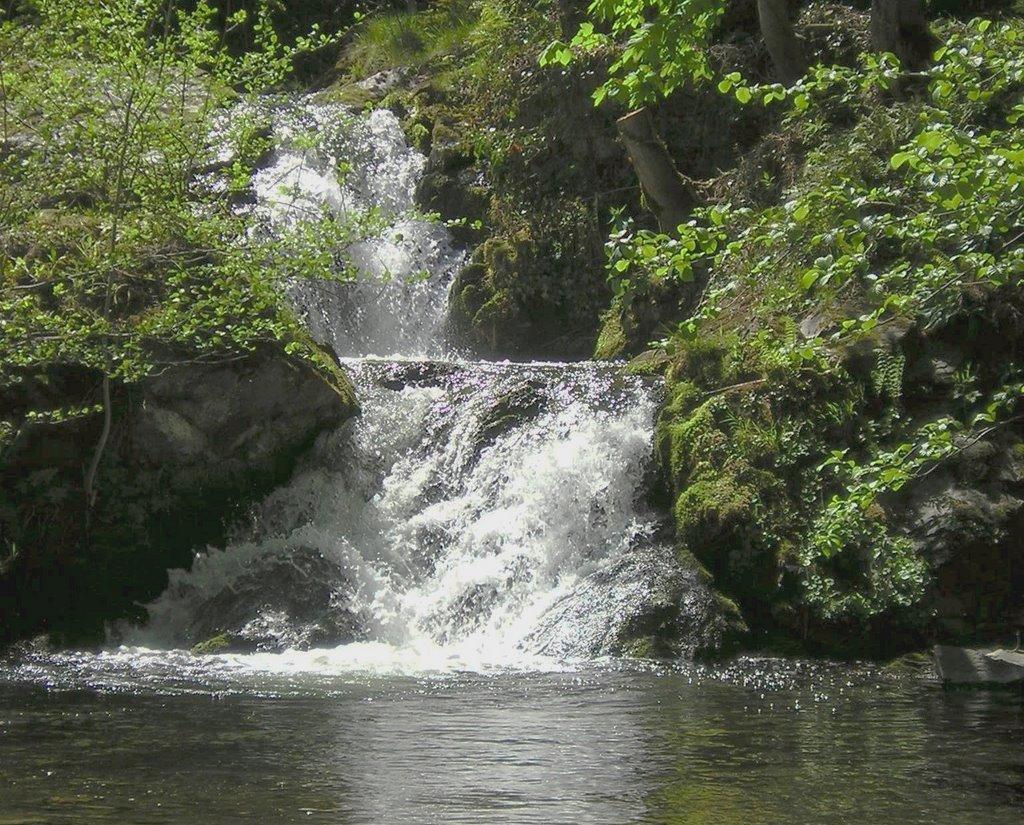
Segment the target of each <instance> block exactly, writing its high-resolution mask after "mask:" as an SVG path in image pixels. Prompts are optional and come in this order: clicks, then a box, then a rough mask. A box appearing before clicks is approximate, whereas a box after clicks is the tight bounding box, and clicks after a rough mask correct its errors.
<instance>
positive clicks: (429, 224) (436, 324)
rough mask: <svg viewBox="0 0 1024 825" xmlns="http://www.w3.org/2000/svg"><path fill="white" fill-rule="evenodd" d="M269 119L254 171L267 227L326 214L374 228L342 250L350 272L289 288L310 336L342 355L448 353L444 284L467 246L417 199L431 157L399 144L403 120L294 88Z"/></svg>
mask: <svg viewBox="0 0 1024 825" xmlns="http://www.w3.org/2000/svg"><path fill="white" fill-rule="evenodd" d="M271 122H272V124H273V125H272V132H273V139H274V143H275V148H274V150H273V152H272V154H271V156H270V158H269V161H268V162H267V164H266V165H265V166H264V167H263V168H262V169H260V170H259V171H258V172H257V174H256V176H255V178H254V180H253V191H254V194H255V199H256V204H255V208H254V213H255V216H256V217H257V218H258V219H259V221H260V222H261V223H262V224H264V225H269V226H270V227H271V230H273V227H274V226H275V225H278V224H282V223H284V224H288V223H294V222H301V221H302V220H304V219H307V218H309V217H315V216H320V215H322V214H324V213H327V214H328V215H330V216H333V217H334V218H335V219H337V220H339V221H360V222H361V223H362V224H363V225H367V224H368V225H369V226H370V230H369V232H368V233H366V234H364V235H362V236H361V237H359V238H357V239H355V240H353V241H352V242H351V243H350V244H348V245H347V246H346V248H345V249H344V250H339V253H343V254H344V257H345V259H346V261H347V262H348V263H349V264H351V265H352V266H353V267H354V268H355V269H356V270H358V277H357V278H356V279H355V280H349V281H344V280H342V281H339V280H332V279H330V278H324V279H321V278H310V279H305V280H302V281H299V282H296V283H294V284H292V286H291V287H290V289H289V294H290V297H291V300H292V302H293V304H294V306H295V307H296V310H297V311H298V312H299V313H300V315H301V316H302V317H303V319H304V321H305V322H306V324H307V326H308V327H309V329H310V331H311V332H312V334H313V336H314V337H315V338H317V339H318V340H319V341H321V343H324V344H327V345H328V346H330V347H331V348H332V349H333V350H334V352H336V353H337V354H338V355H339V356H342V357H365V356H375V357H382V358H385V357H406V358H437V357H445V356H447V355H449V354H450V353H451V347H450V346H449V344H448V343H447V342H446V340H445V334H444V333H445V322H446V310H447V302H448V288H449V286H450V285H451V282H452V279H453V278H454V276H455V274H456V273H457V272H458V270H459V268H461V266H462V265H463V263H464V262H465V253H464V252H463V251H462V250H459V249H457V248H456V247H455V246H454V244H453V243H452V239H451V235H450V234H449V232H448V230H447V228H446V227H445V226H444V225H443V224H442V223H440V222H438V221H437V220H433V219H428V218H427V217H425V216H423V215H422V214H420V213H419V212H418V211H417V209H416V187H417V185H418V183H419V181H420V178H421V177H422V175H423V171H424V168H425V166H426V158H425V157H424V156H423V155H422V154H421V153H420V152H417V151H416V150H415V149H413V148H411V147H410V146H409V145H408V144H407V143H406V140H405V136H404V134H403V133H402V127H401V124H400V123H399V121H398V118H397V117H396V116H395V115H394V113H392V112H391V111H389V110H387V109H375V110H373V111H372V112H370V113H369V114H362V113H354V112H352V111H351V110H350V109H348V108H347V107H345V106H342V105H340V104H329V103H317V102H315V101H313V100H310V99H308V98H301V99H299V100H298V101H291V102H289V103H285V104H277V105H275V106H274V107H273V108H272V111H271Z"/></svg>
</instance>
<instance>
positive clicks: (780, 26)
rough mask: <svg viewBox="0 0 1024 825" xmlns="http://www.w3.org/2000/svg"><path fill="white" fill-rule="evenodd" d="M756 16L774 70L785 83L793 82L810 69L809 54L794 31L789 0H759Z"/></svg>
mask: <svg viewBox="0 0 1024 825" xmlns="http://www.w3.org/2000/svg"><path fill="white" fill-rule="evenodd" d="M757 16H758V20H759V21H760V24H761V36H762V37H764V43H765V45H766V46H767V47H768V53H769V54H770V55H771V56H772V63H774V64H775V73H776V74H777V75H778V78H779V80H780V81H781V82H782V83H785V84H786V85H787V86H792V85H793V84H794V83H796V82H797V81H798V80H799V79H800V78H801V77H803V76H804V73H805V72H806V71H807V54H806V50H805V48H804V43H803V41H802V40H801V39H800V38H799V37H797V34H796V32H795V31H793V20H792V18H791V17H790V4H789V0H757Z"/></svg>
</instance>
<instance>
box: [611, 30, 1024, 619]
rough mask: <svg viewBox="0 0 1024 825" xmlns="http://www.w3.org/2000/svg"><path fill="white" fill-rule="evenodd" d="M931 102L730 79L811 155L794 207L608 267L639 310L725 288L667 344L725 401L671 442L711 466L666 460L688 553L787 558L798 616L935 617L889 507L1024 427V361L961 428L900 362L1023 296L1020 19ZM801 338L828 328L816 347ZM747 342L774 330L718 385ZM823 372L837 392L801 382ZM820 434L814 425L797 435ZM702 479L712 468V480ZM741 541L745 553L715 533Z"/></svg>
mask: <svg viewBox="0 0 1024 825" xmlns="http://www.w3.org/2000/svg"><path fill="white" fill-rule="evenodd" d="M915 82H916V83H917V84H918V87H919V90H918V91H916V92H913V90H912V92H913V93H911V94H908V93H907V89H906V84H907V81H906V80H905V79H902V78H901V74H900V70H899V66H898V64H896V63H895V62H894V61H893V60H892V58H891V57H890V56H884V55H883V56H875V55H864V56H863V57H862V58H861V61H860V64H859V65H858V66H855V67H841V66H828V67H825V66H819V67H816V68H814V69H812V70H811V71H810V72H809V73H808V75H807V76H806V77H805V78H804V79H803V80H802V81H800V82H799V83H797V84H796V85H795V86H794V87H792V88H789V89H786V88H784V87H781V86H778V85H767V86H748V85H745V84H744V82H743V80H742V78H741V77H739V76H738V75H729V76H726V77H725V78H723V79H722V81H721V83H720V85H719V89H720V91H722V92H723V93H731V94H733V95H734V96H735V97H736V99H737V100H738V101H739V102H740V103H746V104H748V105H758V106H767V107H769V108H770V109H773V110H775V111H776V112H777V113H778V116H779V118H780V121H781V123H782V128H783V129H785V130H786V131H787V132H788V134H790V135H791V136H792V138H791V139H792V140H793V141H799V142H800V144H802V145H803V146H805V147H807V150H806V160H805V162H804V164H803V171H802V172H801V174H800V175H799V176H798V177H797V179H796V182H795V185H794V186H793V187H792V189H791V190H790V191H788V192H787V193H786V194H785V196H784V198H783V199H782V202H781V203H778V204H772V205H769V206H765V207H760V208H753V207H745V208H732V207H730V206H729V205H728V204H718V205H715V206H713V207H706V208H702V209H698V210H696V211H695V212H694V214H693V220H692V221H691V222H689V223H688V224H685V225H683V226H681V227H679V229H678V231H677V232H676V233H670V234H658V233H650V232H637V231H635V230H633V229H631V228H626V229H624V230H622V231H619V232H616V233H614V234H613V235H612V238H611V240H610V245H609V249H608V261H609V268H608V278H609V281H610V283H612V284H613V285H614V287H615V288H616V290H617V292H618V293H619V294H620V295H633V296H635V295H642V294H643V293H644V291H645V290H650V289H652V288H654V287H655V286H656V285H658V284H660V283H663V282H664V281H665V279H670V280H671V279H677V280H679V281H681V282H686V281H689V280H692V279H693V278H694V273H700V274H701V275H702V277H706V278H707V280H708V283H709V287H708V289H707V290H706V292H705V295H704V298H703V300H702V302H701V303H700V305H699V306H698V308H697V310H696V312H694V313H693V314H692V315H690V316H689V317H686V318H684V319H682V320H677V321H676V327H675V329H674V330H672V332H671V333H670V334H669V335H668V336H667V337H666V338H664V339H663V340H662V341H660V342H659V344H660V346H661V347H662V348H663V349H664V350H665V351H666V352H667V353H668V354H669V355H670V356H671V357H672V358H673V360H674V364H675V366H673V368H672V371H671V374H670V378H671V379H672V380H673V381H678V382H681V383H680V384H678V386H689V384H687V383H685V382H690V381H694V382H695V385H696V388H697V390H696V391H697V393H698V395H697V396H696V397H698V398H699V397H700V395H699V393H704V394H705V395H704V397H705V398H707V399H708V400H706V401H704V402H703V404H702V405H700V406H694V405H693V401H690V402H688V403H687V404H686V405H685V406H684V407H682V408H679V407H676V408H673V407H672V406H671V405H670V406H669V407H667V408H666V412H665V413H664V415H663V422H662V425H661V429H662V432H663V433H664V436H665V437H666V438H668V437H669V435H670V434H671V433H678V434H682V433H684V432H685V433H692V432H695V431H694V430H692V429H691V428H692V427H694V426H698V425H699V426H698V430H699V431H700V432H703V433H704V435H703V436H702V437H701V440H698V441H692V439H691V437H690V436H687V439H689V440H686V441H684V442H679V443H680V444H682V443H686V444H696V445H698V448H697V449H696V451H694V450H693V449H689V448H688V449H687V450H683V451H681V452H680V451H678V450H677V451H675V452H672V451H669V452H670V454H669V455H667V457H666V461H667V462H668V464H669V466H670V472H671V473H672V478H673V490H674V492H675V494H676V496H677V509H676V514H677V516H676V518H677V526H679V528H680V530H681V533H682V535H683V536H684V537H686V538H688V539H689V540H690V541H691V542H697V541H703V542H705V543H707V544H708V545H709V546H713V547H718V548H720V551H721V552H726V550H724V549H722V548H726V547H728V546H730V542H731V543H733V544H746V546H748V547H752V548H754V552H755V555H756V554H757V553H760V554H761V556H760V558H762V559H764V560H765V563H766V564H769V566H770V563H769V562H768V561H767V560H768V559H771V558H775V559H776V563H777V564H778V565H779V569H787V570H792V571H794V573H795V574H796V578H795V588H796V590H795V593H796V599H797V603H798V604H800V605H803V607H804V608H805V609H807V610H809V611H810V613H811V615H812V616H815V617H817V618H819V619H821V620H824V621H828V622H838V623H852V624H853V625H865V624H867V623H869V622H872V621H875V620H876V619H878V618H879V617H884V616H889V617H893V616H899V615H904V616H910V615H911V614H913V612H914V611H915V610H917V609H918V607H919V606H920V605H921V604H922V600H923V599H924V597H925V594H926V592H927V588H928V586H929V582H930V575H931V571H930V568H929V567H928V564H927V562H926V560H925V559H924V558H923V557H922V556H921V555H920V549H919V547H918V546H917V545H915V544H914V543H913V542H911V541H910V539H909V538H908V537H907V536H906V535H904V534H902V533H901V532H900V530H899V529H898V527H897V526H896V525H895V524H894V523H892V521H891V519H890V518H889V517H888V516H887V515H886V507H885V506H884V505H885V501H886V500H888V498H890V497H892V496H897V495H899V493H900V490H901V489H902V488H903V487H904V486H905V485H907V484H910V483H911V482H912V481H914V480H915V479H918V478H920V477H921V476H922V475H925V474H928V473H930V472H931V471H932V470H933V469H934V468H935V467H937V466H938V465H940V464H942V463H943V462H944V461H947V460H950V459H951V458H952V457H954V456H955V455H957V454H958V453H959V451H960V450H961V449H962V446H963V444H964V443H969V442H970V441H972V440H973V439H976V438H978V437H980V436H981V435H983V434H985V433H987V432H990V431H991V430H992V428H995V427H1001V426H1005V424H1006V423H1007V422H1011V421H1013V420H1015V419H1016V415H1015V413H1016V410H1017V408H1018V406H1019V398H1020V395H1019V385H1018V384H1017V383H1015V382H1016V381H1017V379H1016V378H1015V375H1016V373H1017V371H1018V370H1019V365H1018V364H1017V363H1016V362H1015V361H1014V360H1006V361H992V362H986V361H984V360H980V361H968V362H967V363H966V364H965V365H964V366H963V367H962V368H961V371H960V372H959V373H958V374H957V376H956V377H955V381H954V384H953V388H952V393H954V394H953V395H952V396H951V397H950V399H949V400H948V401H945V400H944V401H942V402H940V403H941V407H940V408H941V409H942V410H943V414H942V415H935V416H932V417H931V418H928V419H925V420H924V421H923V422H922V421H921V420H917V419H915V417H914V416H913V415H909V414H908V413H907V411H906V409H905V404H906V403H907V402H906V399H905V397H904V396H905V393H906V381H907V378H906V375H905V370H906V366H907V362H906V357H905V354H904V352H903V351H902V350H901V349H900V348H899V347H898V346H894V345H893V344H891V343H889V341H890V340H895V341H898V340H900V337H899V330H907V329H913V330H915V334H916V335H919V336H923V337H924V338H928V337H929V336H937V335H943V334H947V333H946V332H945V331H946V330H949V329H951V328H956V329H971V328H973V327H974V326H977V325H978V324H982V323H988V320H987V313H989V312H990V311H991V309H990V308H991V302H992V301H996V300H998V298H996V297H995V296H998V295H1004V294H1006V295H1016V294H1018V293H1019V289H1020V280H1021V276H1022V274H1024V246H1022V244H1021V241H1022V239H1024V234H1022V233H1021V232H1020V218H1021V215H1022V214H1024V178H1022V173H1024V166H1022V162H1024V132H1022V130H1021V125H1020V123H1021V119H1022V117H1024V110H1022V109H1021V108H1020V104H1019V101H1020V96H1021V93H1022V92H1024V28H1022V26H1021V22H1020V20H1019V19H1013V18H1011V19H1007V20H1004V21H1001V22H996V23H993V22H991V21H987V20H975V21H972V22H971V23H969V24H954V25H949V26H948V28H947V30H946V43H945V45H944V47H943V48H942V49H941V50H940V51H939V52H938V54H937V55H936V63H935V65H934V67H933V68H932V69H931V70H929V71H928V72H927V73H926V75H925V76H924V77H923V78H921V79H918V80H916V81H915ZM794 319H808V320H809V321H813V323H810V324H809V326H808V327H807V330H806V331H805V332H803V333H797V332H796V331H795V321H794ZM738 326H740V327H742V328H744V329H746V330H748V331H750V330H759V332H757V333H755V334H751V333H750V332H748V334H747V336H746V337H745V338H742V339H739V340H737V341H736V342H734V343H733V344H730V345H729V348H728V349H727V350H726V352H730V353H733V354H731V355H729V356H728V358H729V359H731V361H732V362H733V363H743V364H746V365H747V366H746V368H745V369H744V370H741V371H737V370H736V369H733V368H729V369H725V370H724V371H723V370H721V369H718V370H715V371H712V372H710V373H709V372H708V371H707V368H706V367H701V368H699V369H698V368H697V367H696V366H695V362H694V360H693V353H694V351H695V348H698V347H700V346H702V344H701V342H702V341H708V340H712V341H714V340H720V338H721V336H723V335H725V334H726V331H727V330H729V329H731V328H736V327H738ZM964 346H965V347H967V346H969V341H965V342H964ZM968 351H969V350H968ZM772 352H774V353H775V355H772V354H771V353H772ZM855 353H859V355H856V356H854V354H855ZM865 353H869V354H870V355H869V356H865V355H864V354H865ZM854 357H856V358H863V357H870V360H871V364H872V366H871V368H870V369H867V370H864V371H862V372H861V373H860V374H859V375H858V376H854V375H851V374H849V373H848V364H849V363H850V359H851V358H854ZM715 363H724V362H720V361H716V362H715ZM783 364H788V365H789V366H788V367H787V369H788V370H789V371H788V372H782V373H780V372H779V371H778V369H779V365H783ZM695 370H696V372H695ZM807 373H810V374H813V375H814V376H815V379H814V380H815V381H816V382H819V383H818V384H817V386H818V387H819V389H817V390H815V389H813V388H809V385H808V384H807V381H806V380H805V379H798V376H800V375H804V374H807ZM787 375H788V376H789V377H786V376H787ZM851 380H855V381H856V383H857V384H859V386H860V389H859V390H857V391H856V392H854V391H853V390H852V389H850V383H849V382H850V381H851ZM733 384H735V385H736V387H737V389H735V390H733V389H730V386H731V385H733ZM723 388H725V389H724V390H723ZM723 392H724V398H723V396H722V395H720V394H719V393H723ZM851 393H852V394H851ZM858 396H859V397H861V398H862V399H864V400H863V401H861V402H859V403H860V404H861V406H862V407H863V408H862V409H859V410H858V409H857V408H856V407H857V405H856V403H855V402H854V399H855V398H857V397H858ZM686 397H687V398H690V399H692V398H694V397H695V396H694V391H692V390H688V391H687V393H686ZM915 403H920V402H919V401H915ZM865 405H866V406H865ZM712 409H718V412H716V413H714V414H713V415H710V417H708V416H709V414H710V413H711V411H712ZM794 410H799V412H795V411H794ZM701 416H704V417H703V418H702V417H701ZM744 421H745V422H747V423H745V424H744V423H742V422H744ZM700 422H703V423H700ZM800 422H803V423H806V424H809V425H810V426H808V427H807V428H806V429H804V430H802V431H800V435H799V436H798V435H797V432H798V430H797V426H798V424H799V423H800ZM751 427H754V428H756V429H757V430H758V431H759V432H762V433H770V432H775V433H776V434H777V436H776V437H774V438H773V439H772V440H773V441H774V443H775V444H776V445H777V446H775V447H772V448H771V449H770V450H768V451H767V452H766V451H765V450H764V448H763V447H762V446H760V445H761V443H763V439H761V441H760V442H755V441H750V440H749V438H748V436H747V435H743V433H744V432H746V431H749V430H750V428H751ZM701 428H703V429H701ZM716 433H717V435H716ZM680 437H681V436H680ZM797 437H799V438H801V439H802V444H803V445H804V447H805V449H806V451H807V453H806V455H805V456H804V457H802V458H800V459H799V460H793V461H790V460H786V459H785V458H784V456H785V449H784V446H782V445H785V444H789V443H790V442H791V441H792V440H793V439H794V438H797ZM666 443H667V442H666ZM701 444H705V445H706V446H704V447H700V446H699V445H701ZM714 445H717V446H714ZM666 449H667V448H666ZM702 462H709V463H708V464H707V465H706V466H707V467H710V468H713V469H711V470H708V471H698V470H699V468H700V467H702V466H705V465H704V464H702ZM780 484H781V486H779V485H780ZM744 490H745V491H746V492H742V491H744ZM755 501H756V502H758V504H757V506H756V507H755V506H754V504H753V502H755ZM737 507H739V508H740V509H738V510H737V509H736V508H737ZM723 508H724V509H723ZM751 508H753V509H751ZM726 513H731V514H732V515H731V516H730V517H729V518H730V519H731V521H728V522H723V519H725V518H726V516H725V514H726ZM726 523H728V524H731V525H733V526H732V527H729V528H728V529H729V532H728V536H729V538H728V539H724V538H721V536H720V535H719V534H718V533H716V532H715V531H720V530H721V529H723V525H724V524H726ZM715 525H718V526H717V527H716V526H715ZM743 525H747V526H749V528H750V532H747V533H743V532H742V531H744V530H747V527H744V526H743ZM755 525H756V527H757V529H756V530H754V526H755ZM709 530H710V531H711V532H708V531H709ZM736 531H740V532H736ZM692 547H693V549H694V552H697V553H698V554H700V553H701V552H702V551H701V548H700V546H699V545H698V544H696V543H694V544H692ZM757 548H760V549H759V550H758V549H757ZM716 552H718V551H716ZM705 560H706V561H707V559H705ZM737 569H738V568H736V567H731V568H729V570H725V571H723V572H724V574H725V575H727V576H728V575H733V576H735V575H736V571H737ZM730 571H731V572H730ZM783 590H785V588H784V587H783ZM762 592H763V591H762ZM748 606H749V605H748Z"/></svg>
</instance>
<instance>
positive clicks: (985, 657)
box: [934, 645, 1024, 685]
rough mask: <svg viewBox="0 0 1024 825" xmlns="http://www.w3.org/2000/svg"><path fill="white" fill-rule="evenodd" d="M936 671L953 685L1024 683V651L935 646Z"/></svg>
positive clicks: (942, 678) (941, 677) (947, 682)
mask: <svg viewBox="0 0 1024 825" xmlns="http://www.w3.org/2000/svg"><path fill="white" fill-rule="evenodd" d="M934 652H935V668H936V670H937V672H938V675H939V678H940V679H941V680H942V681H943V682H945V683H946V684H950V685H1011V684H1024V652H1020V651H1011V650H991V651H988V650H978V649H974V648H967V647H952V646H949V645H936V646H935V651H934Z"/></svg>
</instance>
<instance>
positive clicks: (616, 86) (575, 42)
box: [540, 0, 750, 108]
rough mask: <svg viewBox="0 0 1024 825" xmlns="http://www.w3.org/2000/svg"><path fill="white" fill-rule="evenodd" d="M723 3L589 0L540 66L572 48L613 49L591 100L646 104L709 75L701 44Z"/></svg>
mask: <svg viewBox="0 0 1024 825" xmlns="http://www.w3.org/2000/svg"><path fill="white" fill-rule="evenodd" d="M725 5H726V4H725V0H592V2H591V3H590V6H589V9H588V12H589V14H590V17H591V19H590V20H588V21H586V22H584V23H582V24H581V25H580V27H579V30H578V31H577V32H576V34H575V36H574V37H573V38H572V41H571V42H570V43H569V44H568V45H567V44H565V43H562V42H561V41H555V42H554V43H552V44H550V45H549V46H548V47H547V48H546V49H545V50H544V52H543V53H542V54H541V56H540V61H541V65H545V66H551V65H562V66H565V65H568V64H569V63H570V62H571V61H572V59H573V50H575V51H576V52H578V53H581V54H592V53H594V52H597V51H600V50H604V49H614V50H615V54H616V58H615V59H614V60H613V62H612V63H611V66H610V67H609V69H608V77H607V79H606V80H605V82H604V83H603V84H602V85H601V86H599V87H598V88H597V90H596V91H595V92H594V102H595V104H600V103H601V102H603V101H604V100H605V99H611V100H615V101H617V102H619V103H621V104H623V105H624V106H628V107H630V108H636V107H639V106H644V105H647V104H649V103H653V102H655V101H657V100H659V99H661V98H663V97H667V96H668V95H670V94H672V93H673V92H674V91H675V90H676V89H678V88H680V87H681V86H682V85H683V84H685V83H687V82H688V81H691V80H710V79H711V69H710V67H709V66H708V63H707V56H706V53H705V49H706V47H707V45H708V43H709V42H710V39H711V35H712V33H713V31H714V28H715V26H716V25H717V23H718V20H719V18H720V17H721V16H722V14H723V12H724V10H725ZM594 22H597V23H602V24H605V25H606V26H607V27H608V28H609V29H610V34H603V33H601V32H598V31H597V30H596V29H595V27H594ZM736 94H737V98H738V99H741V98H743V97H747V98H748V99H749V97H748V96H749V94H750V93H749V90H745V89H744V90H743V91H740V90H739V89H738V90H737V93H736ZM741 102H745V101H743V100H742V99H741Z"/></svg>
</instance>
